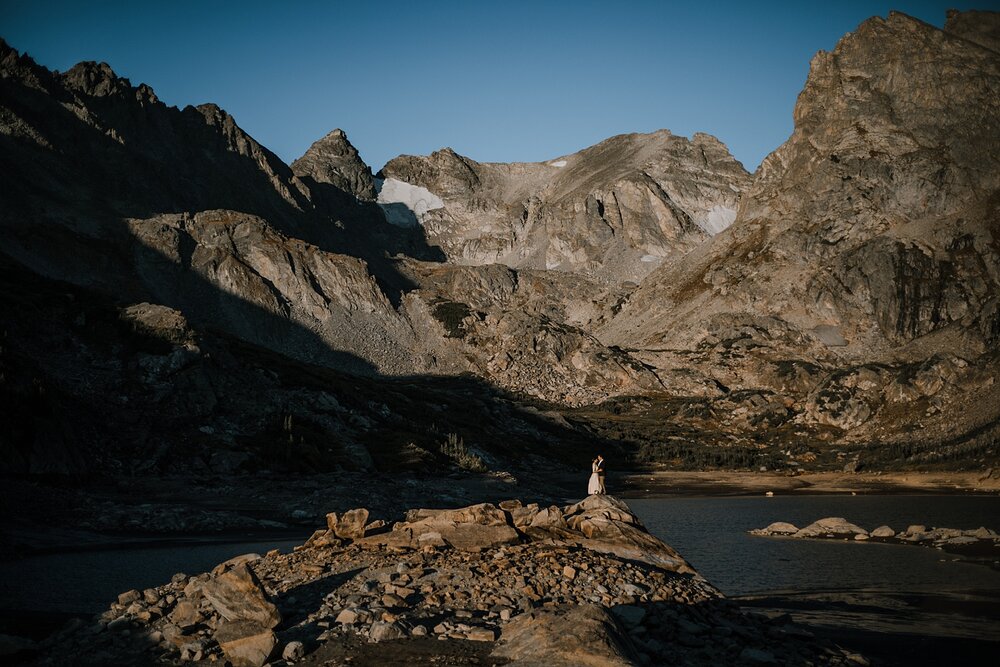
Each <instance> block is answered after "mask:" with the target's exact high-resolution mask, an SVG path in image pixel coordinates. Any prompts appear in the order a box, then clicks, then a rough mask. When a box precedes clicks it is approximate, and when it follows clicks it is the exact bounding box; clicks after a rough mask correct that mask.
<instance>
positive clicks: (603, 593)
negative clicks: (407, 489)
mask: <svg viewBox="0 0 1000 667" xmlns="http://www.w3.org/2000/svg"><path fill="white" fill-rule="evenodd" d="M370 519H371V517H370V516H369V512H368V510H366V509H357V510H352V511H350V512H346V513H342V514H336V513H333V514H330V515H329V516H328V517H327V526H326V527H324V528H323V529H320V530H317V531H316V532H315V533H314V535H313V536H312V537H310V538H309V540H307V541H306V542H305V543H304V544H303V545H301V546H299V547H296V548H295V550H294V551H293V552H291V553H288V554H282V553H279V552H277V551H272V552H269V553H267V554H265V555H263V556H261V555H258V554H247V555H244V556H240V557H237V558H234V559H231V560H230V561H227V562H225V563H222V564H220V565H219V566H217V567H216V568H214V569H213V570H212V571H211V572H207V573H202V574H197V575H194V576H188V575H185V574H177V575H175V576H174V577H173V578H172V580H171V581H170V582H169V583H164V584H163V585H161V586H157V587H154V588H149V589H146V590H144V591H138V590H133V591H127V592H125V593H122V594H121V595H120V596H119V597H118V600H117V601H116V602H114V603H113V604H112V605H111V606H110V608H109V609H108V610H107V611H105V612H104V613H102V614H100V615H99V616H98V617H97V618H95V619H94V621H93V622H91V623H89V624H88V623H85V622H82V621H80V622H77V623H72V624H70V625H69V626H67V627H66V628H64V629H63V630H62V631H61V632H59V633H56V634H55V635H53V636H51V637H49V638H48V639H46V640H44V641H43V642H41V643H39V644H37V645H35V646H34V647H32V648H31V649H30V650H29V652H28V653H25V652H24V651H22V655H27V656H29V657H30V660H31V664H37V665H67V664H80V665H96V664H101V665H107V664H164V665H177V664H182V663H194V664H211V663H216V664H224V663H225V662H228V663H230V664H232V665H234V666H235V667H240V666H244V665H253V666H255V667H259V666H260V665H263V664H271V665H275V666H277V665H288V664H303V665H309V664H352V665H358V664H373V665H374V664H399V663H402V662H408V663H411V664H439V665H440V664H443V665H450V664H471V663H475V664H494V665H501V664H510V665H542V664H545V665H580V664H601V665H635V664H694V665H700V664H704V665H709V664H733V663H746V664H788V663H795V664H867V661H866V660H865V658H863V657H862V656H860V655H858V654H856V653H851V652H850V651H847V650H844V649H841V648H840V647H837V646H835V645H833V644H832V643H830V642H827V641H825V640H819V639H816V638H815V637H813V636H812V635H811V634H810V633H809V632H808V631H806V630H803V629H801V628H798V627H796V626H795V625H794V624H791V623H790V621H789V619H788V618H787V617H784V618H779V619H773V620H767V619H765V618H763V617H760V616H756V615H753V614H747V613H745V612H743V611H741V610H740V609H739V608H738V606H737V605H736V604H735V603H733V602H731V601H729V600H727V599H726V598H725V597H724V596H723V595H722V594H721V593H720V592H719V591H718V590H717V589H716V588H715V587H713V586H712V585H711V584H710V583H709V582H707V581H705V580H704V578H702V577H701V576H700V575H699V574H698V573H697V572H695V571H694V570H693V569H692V568H691V567H690V565H689V564H688V563H687V562H686V561H685V560H684V559H683V558H682V557H681V556H680V555H679V554H678V553H677V552H676V551H674V550H673V549H672V548H671V547H669V546H668V545H666V544H665V543H663V542H662V541H660V540H659V539H657V538H655V537H653V536H652V535H650V534H649V533H648V532H646V530H645V528H644V527H643V525H642V523H641V522H640V521H639V519H638V518H637V517H636V516H635V515H634V514H633V513H632V512H631V510H630V509H629V508H628V506H627V505H626V504H625V503H624V502H622V501H621V500H618V499H616V498H614V497H611V496H590V497H588V498H586V499H584V500H583V501H581V502H579V503H575V504H572V505H568V506H565V507H558V506H551V507H540V506H539V505H537V504H529V505H523V504H522V503H521V502H520V501H516V500H514V501H506V502H503V503H500V504H497V505H493V504H488V503H483V504H479V505H473V506H469V507H465V508H461V509H455V510H412V511H410V512H408V513H407V515H406V517H405V519H403V520H402V521H398V522H396V523H394V524H392V525H389V524H387V523H386V522H385V521H384V520H374V521H372V520H370ZM433 638H436V640H433V641H432V639H433ZM31 651H33V653H31Z"/></svg>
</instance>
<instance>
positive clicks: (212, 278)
mask: <svg viewBox="0 0 1000 667" xmlns="http://www.w3.org/2000/svg"><path fill="white" fill-rule="evenodd" d="M128 229H129V232H130V236H131V237H132V239H133V242H132V244H131V253H132V266H133V267H134V270H135V272H136V274H137V275H138V278H139V281H140V282H139V285H141V286H142V288H143V291H142V293H143V294H146V295H150V296H152V297H153V298H154V299H155V300H156V301H158V302H159V303H162V304H166V305H168V306H171V307H173V308H177V309H178V310H180V311H181V312H183V313H185V314H186V316H187V317H189V318H191V319H192V320H194V321H195V322H197V323H199V324H201V325H210V326H214V327H216V328H218V329H221V330H224V331H227V332H229V333H231V334H233V335H236V336H238V337H239V338H241V339H243V340H246V341H249V342H252V343H255V344H257V345H261V346H263V347H266V348H270V349H273V350H278V351H280V352H282V353H284V354H285V355H287V356H289V357H291V358H295V359H301V360H303V361H309V362H313V363H319V364H322V365H326V366H333V367H337V368H341V369H343V370H348V371H352V372H355V373H360V374H365V373H369V374H370V373H371V372H373V371H374V370H378V371H379V372H382V373H384V374H389V375H395V374H400V373H412V372H415V371H417V370H418V369H419V366H415V365H414V363H413V359H412V356H411V355H410V354H408V353H407V350H409V349H412V347H413V346H414V343H413V335H412V332H411V330H410V327H409V326H408V324H407V323H406V322H405V320H403V319H402V318H401V317H400V316H399V314H398V313H397V312H396V311H395V309H394V308H393V307H392V304H391V303H390V302H389V300H388V298H387V297H386V296H385V294H384V293H383V292H382V290H381V289H380V288H379V286H378V284H377V282H376V281H375V280H374V279H373V278H372V276H371V275H370V274H369V273H368V270H367V266H366V265H365V264H364V262H362V261H360V260H358V259H356V258H354V257H349V256H346V255H338V254H334V253H329V252H323V251H322V250H320V249H319V248H317V247H315V246H312V245H310V244H308V243H305V242H303V241H300V240H297V239H289V238H287V237H284V236H283V235H281V234H280V233H279V232H277V231H276V230H275V229H274V228H273V227H271V226H270V225H269V224H267V222H266V221H265V220H262V219H260V218H256V217H252V216H247V215H243V214H239V213H235V212H233V211H203V212H200V213H196V214H194V215H183V214H181V215H162V216H157V217H155V218H149V219H142V220H130V221H128Z"/></svg>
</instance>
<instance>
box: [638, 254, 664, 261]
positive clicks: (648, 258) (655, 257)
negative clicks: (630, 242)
mask: <svg viewBox="0 0 1000 667" xmlns="http://www.w3.org/2000/svg"><path fill="white" fill-rule="evenodd" d="M661 259H663V258H662V257H660V256H659V255H643V256H642V257H641V258H640V259H639V261H640V262H657V261H659V260H661Z"/></svg>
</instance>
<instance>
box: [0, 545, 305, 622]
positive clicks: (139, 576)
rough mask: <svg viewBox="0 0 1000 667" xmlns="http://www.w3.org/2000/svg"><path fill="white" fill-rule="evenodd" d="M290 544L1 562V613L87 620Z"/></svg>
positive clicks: (87, 553) (180, 548) (94, 553)
mask: <svg viewBox="0 0 1000 667" xmlns="http://www.w3.org/2000/svg"><path fill="white" fill-rule="evenodd" d="M304 539H305V538H303V539H302V540H295V541H282V542H279V541H272V542H241V543H226V544H195V545H185V546H156V547H150V548H128V549H121V548H118V549H112V550H106V551H84V552H80V553H56V554H45V555H41V556H32V557H30V558H25V559H22V560H16V561H7V562H0V609H22V610H30V611H44V612H66V613H74V614H77V613H79V614H92V613H97V612H100V611H103V610H104V609H107V607H108V605H110V604H111V602H112V601H114V600H115V598H117V597H118V594H119V593H123V592H125V591H127V590H130V589H133V588H137V589H139V590H142V589H144V588H150V587H153V586H159V585H160V584H163V583H166V582H168V581H170V577H172V576H173V575H174V574H176V573H177V572H185V573H187V574H200V573H201V572H207V571H208V570H211V569H212V568H213V567H215V566H216V565H218V564H219V563H221V562H223V561H226V560H229V559H230V558H232V557H233V556H239V555H240V554H246V553H259V554H263V553H265V552H267V551H269V550H271V549H281V550H282V551H291V550H292V547H294V546H295V545H297V544H302V542H303V541H304Z"/></svg>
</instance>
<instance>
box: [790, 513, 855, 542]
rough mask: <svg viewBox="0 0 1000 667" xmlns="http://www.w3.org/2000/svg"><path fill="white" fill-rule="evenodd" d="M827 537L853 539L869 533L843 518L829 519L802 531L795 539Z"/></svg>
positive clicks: (816, 522)
mask: <svg viewBox="0 0 1000 667" xmlns="http://www.w3.org/2000/svg"><path fill="white" fill-rule="evenodd" d="M826 535H837V536H842V537H853V536H854V535H868V531H867V530H865V529H864V528H862V527H861V526H856V525H854V524H853V523H851V522H850V521H848V520H847V519H844V518H842V517H827V518H825V519H820V520H819V521H814V522H813V523H811V524H809V525H808V526H806V527H805V528H802V529H800V530H799V531H798V532H796V533H795V535H794V536H793V537H824V536H826Z"/></svg>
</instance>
